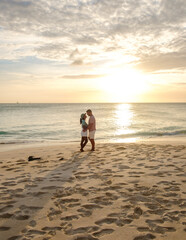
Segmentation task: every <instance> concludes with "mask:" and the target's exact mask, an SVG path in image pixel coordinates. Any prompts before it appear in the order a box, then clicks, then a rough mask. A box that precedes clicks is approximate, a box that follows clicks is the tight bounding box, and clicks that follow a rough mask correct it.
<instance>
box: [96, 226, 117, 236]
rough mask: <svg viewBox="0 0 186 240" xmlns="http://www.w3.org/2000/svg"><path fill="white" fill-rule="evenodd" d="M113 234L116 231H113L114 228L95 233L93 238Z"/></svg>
mask: <svg viewBox="0 0 186 240" xmlns="http://www.w3.org/2000/svg"><path fill="white" fill-rule="evenodd" d="M113 232H114V229H112V228H105V229H102V230H100V231H98V232H95V233H93V236H94V237H101V236H103V235H106V234H111V233H113Z"/></svg>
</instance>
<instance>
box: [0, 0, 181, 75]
mask: <svg viewBox="0 0 186 240" xmlns="http://www.w3.org/2000/svg"><path fill="white" fill-rule="evenodd" d="M185 12H186V2H185V0H163V1H162V0H152V1H149V0H141V1H138V0H125V1H123V0H116V1H108V0H102V1H99V0H78V1H77V0H71V1H69V0H64V1H61V0H38V1H35V0H27V1H26V0H9V1H7V0H0V35H2V36H5V33H8V34H7V35H6V41H7V42H8V44H11V48H9V46H8V44H6V43H4V42H2V40H0V45H1V46H2V47H1V48H0V55H1V56H2V53H3V58H6V56H7V58H8V59H11V58H12V59H16V58H17V59H18V58H22V57H23V56H24V53H25V54H27V55H28V54H29V55H30V56H35V57H38V58H42V59H43V58H44V59H49V60H52V61H57V62H58V61H59V62H63V63H64V64H67V65H69V66H82V65H84V64H85V65H86V64H87V63H90V62H91V63H96V62H98V61H102V62H104V61H108V55H109V54H110V56H112V55H113V53H117V52H119V53H122V54H123V56H125V55H131V57H135V58H136V59H138V61H136V63H135V64H136V65H137V67H139V68H140V69H142V70H144V71H153V72H154V71H160V70H164V69H177V68H185V66H184V64H183V63H184V61H185V55H186V51H185V49H184V45H185V28H184V26H185V22H186V15H185ZM12 36H13V37H12ZM21 38H22V40H21ZM1 39H2V38H1ZM28 41H29V42H30V44H29V46H28V45H26V44H27V42H28ZM21 46H22V47H21ZM24 46H25V47H24ZM26 46H27V47H26ZM24 48H25V49H26V51H24ZM19 49H21V51H19ZM113 61H114V59H112V58H110V62H113ZM113 64H114V62H113Z"/></svg>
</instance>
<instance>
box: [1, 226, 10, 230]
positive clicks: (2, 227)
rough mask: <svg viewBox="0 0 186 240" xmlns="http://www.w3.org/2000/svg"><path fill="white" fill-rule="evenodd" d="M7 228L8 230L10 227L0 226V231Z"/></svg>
mask: <svg viewBox="0 0 186 240" xmlns="http://www.w3.org/2000/svg"><path fill="white" fill-rule="evenodd" d="M8 230H10V227H6V226H1V227H0V231H8Z"/></svg>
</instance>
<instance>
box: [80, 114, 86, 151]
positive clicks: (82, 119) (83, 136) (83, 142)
mask: <svg viewBox="0 0 186 240" xmlns="http://www.w3.org/2000/svg"><path fill="white" fill-rule="evenodd" d="M86 118H87V116H86V114H85V113H82V114H81V117H80V124H81V126H82V130H81V143H80V145H81V149H80V151H81V152H84V150H83V148H84V147H85V146H86V144H87V142H88V138H87V127H88V124H87V123H86V121H85V120H86Z"/></svg>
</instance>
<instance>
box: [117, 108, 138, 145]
mask: <svg viewBox="0 0 186 240" xmlns="http://www.w3.org/2000/svg"><path fill="white" fill-rule="evenodd" d="M133 117H134V113H133V111H132V106H131V104H118V105H117V107H116V111H115V124H116V132H115V135H117V136H122V135H127V134H132V133H135V131H134V130H132V129H130V126H131V124H132V121H133ZM117 140H119V141H121V139H117ZM122 140H125V141H127V140H128V141H129V139H122ZM131 141H132V142H135V141H136V138H132V139H131V138H130V142H131Z"/></svg>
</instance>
